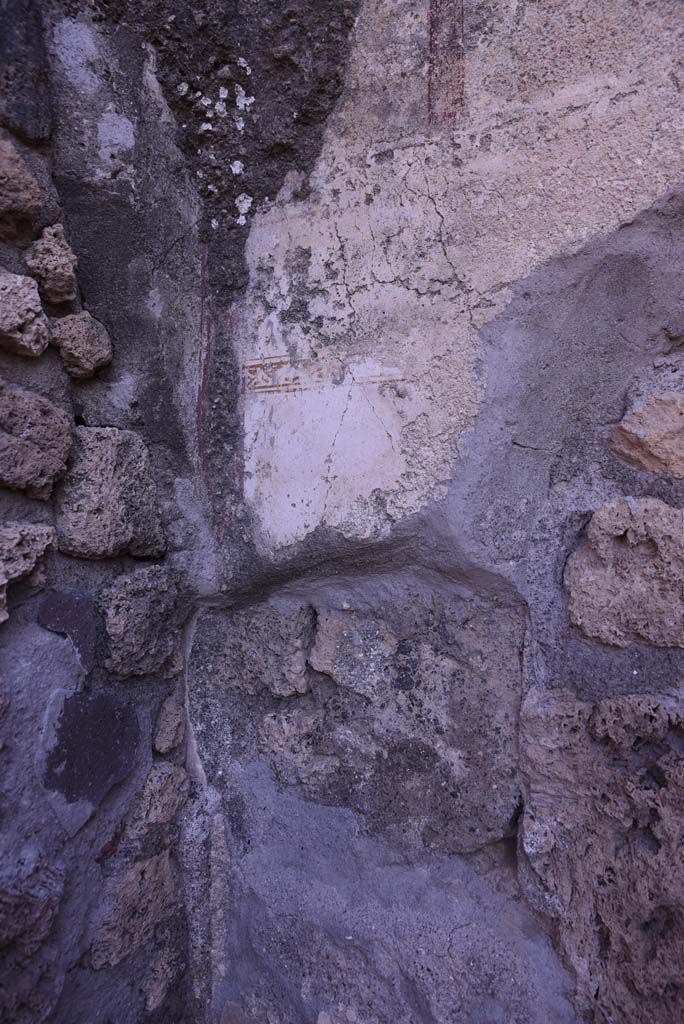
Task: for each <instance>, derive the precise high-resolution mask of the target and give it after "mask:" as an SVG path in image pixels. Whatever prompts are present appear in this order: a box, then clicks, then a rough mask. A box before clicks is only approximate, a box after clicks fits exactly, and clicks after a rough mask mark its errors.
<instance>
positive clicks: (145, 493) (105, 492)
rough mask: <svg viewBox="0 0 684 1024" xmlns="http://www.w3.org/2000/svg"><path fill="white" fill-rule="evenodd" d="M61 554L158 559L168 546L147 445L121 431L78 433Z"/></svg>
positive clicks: (60, 531) (60, 526)
mask: <svg viewBox="0 0 684 1024" xmlns="http://www.w3.org/2000/svg"><path fill="white" fill-rule="evenodd" d="M57 535H58V538H59V548H60V551H64V552H65V553H66V554H69V555H77V556H80V557H82V558H111V557H113V556H115V555H121V554H130V555H135V556H140V557H143V556H150V557H158V556H161V555H163V554H164V551H165V549H166V540H165V537H164V531H163V528H162V524H161V517H160V512H159V505H158V502H157V492H156V488H155V485H154V481H153V480H152V476H151V472H150V457H149V453H148V451H147V448H146V447H145V444H144V443H143V441H142V440H141V439H140V438H139V437H138V435H137V434H135V433H133V432H132V431H130V430H119V429H118V428H116V427H77V428H76V430H75V431H74V450H73V453H72V459H71V466H70V470H69V472H68V473H67V476H66V478H65V480H64V481H63V483H62V484H61V486H60V488H59V493H58V496H57Z"/></svg>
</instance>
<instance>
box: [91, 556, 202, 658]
mask: <svg viewBox="0 0 684 1024" xmlns="http://www.w3.org/2000/svg"><path fill="white" fill-rule="evenodd" d="M177 600H178V590H177V587H176V582H175V578H174V575H173V573H172V572H170V570H169V569H165V568H164V567H162V566H158V565H153V566H148V567H146V568H144V569H138V570H137V571H136V572H132V573H127V574H125V575H122V576H119V577H118V578H117V579H116V580H115V581H114V582H113V583H112V584H111V586H109V587H106V588H105V590H103V591H102V593H101V594H100V605H101V607H102V610H103V613H104V621H105V631H106V634H107V642H108V646H109V659H108V660H107V662H106V665H107V668H108V669H110V671H112V672H114V673H116V674H117V675H120V676H123V677H127V676H141V675H148V674H149V673H152V672H166V673H167V674H174V673H176V672H178V671H180V669H181V667H182V657H181V652H180V647H179V639H180V631H179V622H178V616H177V614H176V602H177Z"/></svg>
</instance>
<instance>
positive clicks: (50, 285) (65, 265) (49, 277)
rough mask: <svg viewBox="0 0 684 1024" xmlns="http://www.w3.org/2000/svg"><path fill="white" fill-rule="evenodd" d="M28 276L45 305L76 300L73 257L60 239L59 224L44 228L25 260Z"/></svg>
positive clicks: (64, 239)
mask: <svg viewBox="0 0 684 1024" xmlns="http://www.w3.org/2000/svg"><path fill="white" fill-rule="evenodd" d="M25 262H26V266H27V268H28V271H29V273H30V274H32V275H33V277H35V278H36V280H37V281H38V287H39V289H40V294H41V295H42V296H43V298H45V299H47V301H48V302H53V303H55V304H59V303H62V302H72V301H73V300H74V299H75V298H76V289H77V284H76V274H75V272H74V271H75V269H76V263H77V260H76V257H75V256H74V254H73V252H72V251H71V248H70V246H69V243H68V242H67V240H66V238H65V236H64V228H63V227H62V225H61V224H53V225H52V226H51V227H48V228H44V229H43V233H42V234H41V236H40V238H39V239H38V240H37V241H36V242H34V243H33V245H32V246H31V247H30V249H29V250H28V252H27V253H26V257H25Z"/></svg>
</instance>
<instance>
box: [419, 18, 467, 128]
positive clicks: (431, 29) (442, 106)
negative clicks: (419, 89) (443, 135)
mask: <svg viewBox="0 0 684 1024" xmlns="http://www.w3.org/2000/svg"><path fill="white" fill-rule="evenodd" d="M464 101H465V61H464V52H463V0H430V14H429V24H428V121H429V123H430V124H431V125H434V126H436V127H444V128H452V127H455V126H456V125H457V124H458V122H459V120H460V117H461V115H462V113H463V107H464Z"/></svg>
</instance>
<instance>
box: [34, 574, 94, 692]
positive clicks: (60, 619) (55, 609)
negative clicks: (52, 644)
mask: <svg viewBox="0 0 684 1024" xmlns="http://www.w3.org/2000/svg"><path fill="white" fill-rule="evenodd" d="M97 619H98V614H97V608H96V606H95V602H94V601H93V599H92V598H91V597H90V596H89V595H88V594H84V593H79V592H78V591H76V590H48V591H47V593H46V594H44V595H43V598H42V600H41V602H40V607H39V608H38V622H39V623H40V625H41V626H44V628H45V629H49V630H51V632H53V633H59V634H60V635H61V636H67V637H68V638H69V639H70V640H71V642H72V644H73V645H74V647H75V648H76V653H77V654H78V657H79V660H80V662H81V664H82V665H83V668H84V670H85V671H86V672H90V671H91V669H92V668H93V665H94V664H95V643H96V640H97Z"/></svg>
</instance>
